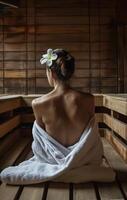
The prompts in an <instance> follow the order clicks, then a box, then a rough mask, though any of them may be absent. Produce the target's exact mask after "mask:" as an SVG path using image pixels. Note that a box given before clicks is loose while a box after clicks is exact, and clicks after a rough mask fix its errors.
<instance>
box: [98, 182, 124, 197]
mask: <svg viewBox="0 0 127 200" xmlns="http://www.w3.org/2000/svg"><path fill="white" fill-rule="evenodd" d="M97 186H98V191H99V195H100V198H101V200H105V199H107V200H108V199H119V200H124V198H123V195H122V193H121V191H120V188H119V187H118V185H117V183H115V182H113V183H98V184H97Z"/></svg>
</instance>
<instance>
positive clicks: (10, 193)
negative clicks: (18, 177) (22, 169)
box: [0, 137, 127, 200]
mask: <svg viewBox="0 0 127 200" xmlns="http://www.w3.org/2000/svg"><path fill="white" fill-rule="evenodd" d="M102 141H103V145H104V151H105V157H106V158H107V160H108V162H109V164H110V165H111V166H112V167H113V168H114V170H115V171H116V172H117V178H116V181H115V182H113V183H97V182H94V183H93V182H90V183H84V184H72V183H70V184H63V183H53V182H46V183H43V184H42V183H41V184H36V185H28V186H20V185H19V186H9V185H5V184H3V183H1V185H0V200H17V199H20V200H44V199H46V200H73V199H74V200H85V199H86V200H94V199H98V200H100V199H102V200H106V199H107V200H110V199H117V200H118V199H120V200H122V199H127V181H126V180H127V164H125V162H124V161H123V160H122V158H121V157H120V156H119V154H118V153H117V152H116V151H115V150H114V149H113V148H112V146H111V145H110V144H109V143H108V142H107V141H106V139H104V138H103V139H102ZM0 148H2V147H0ZM31 156H32V152H31V139H30V138H29V137H22V140H21V139H20V140H17V142H16V144H15V145H13V146H12V147H11V150H9V151H8V152H7V153H6V155H5V156H2V159H1V160H0V167H1V170H2V169H3V168H5V167H7V166H9V165H16V164H18V163H20V162H21V161H23V160H25V159H28V158H30V157H31ZM93 173H96V172H94V171H93Z"/></svg>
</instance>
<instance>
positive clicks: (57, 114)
mask: <svg viewBox="0 0 127 200" xmlns="http://www.w3.org/2000/svg"><path fill="white" fill-rule="evenodd" d="M32 108H33V111H34V115H35V119H36V122H37V123H38V124H39V125H40V126H41V127H42V128H43V129H44V130H45V131H46V132H47V133H48V134H49V135H50V136H52V137H53V138H54V139H55V140H57V141H58V142H59V143H61V144H62V145H64V146H66V147H67V146H70V145H73V144H75V143H76V142H77V141H78V140H79V138H80V136H81V134H82V132H83V131H84V129H85V128H86V126H87V124H88V122H89V120H90V118H91V117H92V116H93V115H94V96H93V95H92V94H90V93H82V92H79V91H76V90H74V89H72V88H71V87H70V86H69V85H66V84H64V85H63V84H57V86H56V87H55V89H54V90H53V91H51V92H50V93H48V94H45V95H43V96H42V97H39V98H36V99H34V100H33V101H32Z"/></svg>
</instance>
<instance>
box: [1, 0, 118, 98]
mask: <svg viewBox="0 0 127 200" xmlns="http://www.w3.org/2000/svg"><path fill="white" fill-rule="evenodd" d="M4 13H5V14H4V20H3V17H2V15H0V25H1V27H0V92H1V91H2V93H3V92H4V93H10V94H12V93H22V94H23V93H26V94H29V93H42V92H44V91H50V90H51V88H50V86H49V84H48V81H47V80H46V74H45V71H44V68H43V66H42V65H41V64H40V61H39V60H40V58H41V54H42V53H44V52H45V51H46V50H47V48H53V49H54V48H64V49H67V50H68V51H69V52H70V53H72V55H74V56H75V59H76V70H75V74H74V76H73V77H72V80H71V81H70V83H71V86H72V87H74V88H77V89H80V90H82V91H90V92H97V93H102V92H103V93H109V92H117V70H116V69H117V66H116V63H115V64H114V59H115V58H114V54H113V48H112V46H113V45H112V37H111V35H112V26H111V21H112V19H113V18H115V17H116V7H115V0H114V1H109V0H108V1H105V0H69V1H68V2H66V3H65V1H64V0H61V1H57V0H53V1H50V0H44V1H41V0H36V1H34V0H31V1H30V0H21V1H20V6H19V8H18V9H14V8H6V12H5V11H4ZM3 50H4V51H3ZM17 88H18V89H17Z"/></svg>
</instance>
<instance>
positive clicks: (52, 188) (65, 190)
mask: <svg viewBox="0 0 127 200" xmlns="http://www.w3.org/2000/svg"><path fill="white" fill-rule="evenodd" d="M53 199H57V200H61V199H62V200H69V184H67V183H65V184H64V183H51V184H49V188H48V193H47V198H46V200H53Z"/></svg>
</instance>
